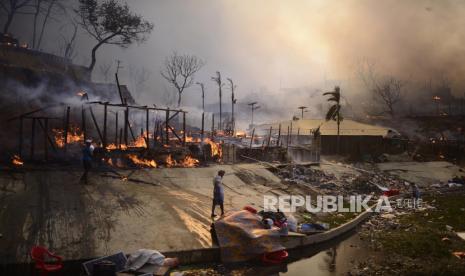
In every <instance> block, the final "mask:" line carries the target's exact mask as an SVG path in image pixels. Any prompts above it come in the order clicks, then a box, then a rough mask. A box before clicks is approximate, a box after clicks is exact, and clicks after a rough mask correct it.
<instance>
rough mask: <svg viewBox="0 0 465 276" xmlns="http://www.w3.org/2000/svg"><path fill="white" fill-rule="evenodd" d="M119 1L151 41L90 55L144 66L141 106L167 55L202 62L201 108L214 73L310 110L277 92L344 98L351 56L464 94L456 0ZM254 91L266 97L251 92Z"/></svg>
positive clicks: (299, 98)
mask: <svg viewBox="0 0 465 276" xmlns="http://www.w3.org/2000/svg"><path fill="white" fill-rule="evenodd" d="M127 2H128V3H129V5H130V6H131V7H132V8H133V9H134V10H135V12H137V13H139V14H141V15H143V16H144V17H145V18H146V19H147V20H149V21H151V22H153V23H154V24H155V28H154V30H153V32H152V34H151V35H150V38H149V39H148V41H147V42H146V43H145V44H142V45H140V46H136V45H134V46H131V47H130V48H129V49H126V50H123V49H119V48H117V47H115V46H105V47H104V48H101V49H100V50H99V52H98V59H99V61H104V62H112V61H114V60H115V59H119V60H122V62H123V66H124V68H123V69H122V71H121V76H122V80H123V81H126V82H128V81H129V80H128V78H129V74H128V70H129V67H130V66H138V67H145V68H147V69H149V70H150V71H151V72H152V75H151V79H150V81H149V89H148V91H147V93H146V94H144V95H142V97H141V98H140V99H142V100H148V99H150V100H155V99H160V97H161V96H160V94H162V93H163V91H165V90H166V89H170V88H169V84H167V83H166V81H165V80H163V79H162V78H161V77H160V74H159V72H160V70H161V68H162V66H163V62H164V60H165V57H166V56H168V55H170V54H171V53H172V51H177V52H178V53H181V54H184V53H186V54H194V55H197V56H198V57H200V58H202V59H203V60H205V62H206V65H205V66H204V67H203V68H202V70H201V71H200V72H199V73H198V74H197V76H196V77H197V80H198V81H203V82H205V83H206V84H207V93H211V94H210V95H212V96H211V97H214V98H212V99H210V102H213V101H216V99H217V92H216V89H215V86H214V83H213V82H212V81H211V80H210V77H211V76H213V75H214V73H215V71H217V70H219V71H221V72H222V74H223V76H224V77H225V78H226V77H230V78H232V79H234V80H235V82H236V83H237V85H238V88H237V97H238V98H239V102H241V99H242V100H243V102H246V101H248V100H252V99H257V100H263V101H272V102H277V105H278V106H282V107H283V108H285V107H286V102H287V103H288V108H294V107H293V106H294V105H296V104H308V105H311V103H310V101H312V100H311V99H310V98H308V97H306V96H305V94H302V93H300V94H298V95H289V92H288V90H286V92H284V91H280V87H282V88H302V87H308V89H309V91H314V90H315V89H322V90H324V89H329V88H330V87H332V86H334V84H341V85H342V91H343V93H349V94H353V93H359V92H363V91H359V90H360V89H361V88H360V87H359V86H357V85H356V83H357V82H358V80H357V78H356V77H355V73H354V72H355V71H356V64H357V62H358V61H360V60H370V61H373V62H376V68H377V70H378V71H379V72H380V74H383V75H396V76H398V77H400V78H403V79H406V80H407V79H408V80H409V81H411V82H415V81H416V82H424V81H426V80H427V79H429V78H431V77H433V78H434V79H439V78H440V76H443V75H445V76H447V77H448V78H449V79H450V80H451V82H452V86H453V88H454V93H455V94H458V95H462V93H463V92H462V91H463V90H462V87H464V85H463V77H462V76H463V75H464V74H465V66H464V64H465V47H464V44H465V27H464V26H465V1H459V0H458V1H446V0H444V1H434V0H430V1H420V0H411V1H403V0H385V1H382V0H379V1H368V0H359V1H356V0H347V1H336V0H333V1H331V0H286V1H284V0H281V1H279V0H208V1H207V0H159V1H158V0H157V1H156V0H130V1H127ZM17 22H18V21H16V24H18V23H17ZM14 24H15V23H14ZM63 24H65V20H63V22H54V23H53V25H54V26H53V27H54V28H57V27H59V26H61V25H63ZM24 29H25V27H24V26H23V29H22V30H24ZM48 34H49V36H53V35H55V33H54V32H49V33H48ZM22 37H26V38H27V37H28V36H27V35H26V34H23V35H22ZM54 41H55V40H53V39H51V40H50V41H48V44H47V45H45V48H46V49H47V50H48V49H56V45H53V44H54ZM90 42H91V40H90V39H88V38H87V37H85V35H84V34H81V35H80V40H79V45H80V49H79V50H80V55H79V58H78V59H77V60H78V61H81V62H82V61H83V59H82V57H83V56H86V57H88V56H89V53H90V47H91V45H92V44H91V43H90ZM89 60H90V59H89V58H87V62H88V61H89ZM97 67H98V65H97ZM259 91H267V92H266V94H259V93H258V92H259ZM199 93H200V92H199V89H198V87H196V86H194V87H193V88H190V89H189V90H188V91H186V93H185V98H183V103H184V104H187V105H189V104H190V103H192V100H190V99H189V98H191V97H192V96H195V97H196V98H197V97H198V95H199ZM225 93H228V92H225ZM293 96H295V98H293ZM195 101H198V100H197V99H196V100H195ZM199 104H200V103H199Z"/></svg>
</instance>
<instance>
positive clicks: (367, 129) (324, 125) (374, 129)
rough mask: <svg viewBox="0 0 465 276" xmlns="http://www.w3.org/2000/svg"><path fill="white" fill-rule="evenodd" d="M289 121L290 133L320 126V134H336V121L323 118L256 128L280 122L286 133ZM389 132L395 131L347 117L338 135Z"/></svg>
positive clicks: (265, 129) (268, 127)
mask: <svg viewBox="0 0 465 276" xmlns="http://www.w3.org/2000/svg"><path fill="white" fill-rule="evenodd" d="M291 122H292V134H297V131H298V129H300V132H299V134H300V135H308V134H310V130H315V129H317V128H318V127H320V132H321V135H337V124H336V122H335V121H325V120H323V119H303V120H296V121H283V122H275V123H271V124H262V125H258V126H256V129H257V130H259V131H263V132H265V131H267V130H269V129H270V126H272V127H273V129H278V128H279V124H281V133H282V134H287V128H288V126H289V127H290V126H291ZM391 132H394V133H397V131H395V130H392V129H389V128H386V127H382V126H375V125H369V124H364V123H359V122H356V121H353V120H349V119H344V120H343V121H342V122H341V124H340V135H346V136H387V135H388V134H389V133H391Z"/></svg>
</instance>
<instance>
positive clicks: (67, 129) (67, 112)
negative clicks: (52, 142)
mask: <svg viewBox="0 0 465 276" xmlns="http://www.w3.org/2000/svg"><path fill="white" fill-rule="evenodd" d="M70 109H71V108H70V107H69V106H68V107H66V119H65V140H64V142H65V152H66V149H67V144H68V131H69V112H70Z"/></svg>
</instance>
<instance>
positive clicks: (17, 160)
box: [11, 154, 24, 166]
mask: <svg viewBox="0 0 465 276" xmlns="http://www.w3.org/2000/svg"><path fill="white" fill-rule="evenodd" d="M11 163H12V164H13V165H15V166H23V165H24V161H23V160H21V157H19V156H18V155H16V154H15V155H14V156H13V157H12V158H11Z"/></svg>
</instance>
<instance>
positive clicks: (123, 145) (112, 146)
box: [106, 143, 128, 150]
mask: <svg viewBox="0 0 465 276" xmlns="http://www.w3.org/2000/svg"><path fill="white" fill-rule="evenodd" d="M106 149H107V150H116V149H122V150H127V149H128V147H127V146H126V145H125V144H121V145H119V147H118V146H117V145H116V144H113V143H112V144H109V145H107V147H106Z"/></svg>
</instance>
